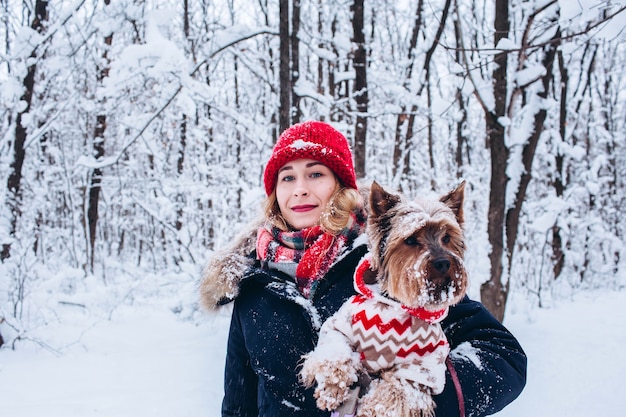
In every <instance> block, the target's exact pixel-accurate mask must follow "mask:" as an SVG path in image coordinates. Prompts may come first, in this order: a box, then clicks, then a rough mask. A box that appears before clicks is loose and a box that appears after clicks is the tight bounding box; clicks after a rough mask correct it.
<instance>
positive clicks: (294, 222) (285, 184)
mask: <svg viewBox="0 0 626 417" xmlns="http://www.w3.org/2000/svg"><path fill="white" fill-rule="evenodd" d="M337 186H338V182H337V179H336V178H335V174H334V173H333V171H332V170H331V169H330V168H328V167H327V166H325V165H323V164H322V163H321V162H318V161H316V160H313V159H296V160H294V161H290V162H287V163H286V164H285V165H283V166H282V167H281V168H280V170H279V171H278V179H277V182H276V200H277V201H278V207H279V208H280V212H281V214H282V215H283V217H284V218H285V220H286V221H287V223H289V225H290V226H291V227H292V228H294V229H295V230H302V229H304V228H306V227H311V226H314V225H316V224H319V221H320V216H321V214H322V211H323V210H324V208H326V205H327V204H328V201H329V200H330V197H331V196H332V195H333V193H334V192H335V190H336V188H337Z"/></svg>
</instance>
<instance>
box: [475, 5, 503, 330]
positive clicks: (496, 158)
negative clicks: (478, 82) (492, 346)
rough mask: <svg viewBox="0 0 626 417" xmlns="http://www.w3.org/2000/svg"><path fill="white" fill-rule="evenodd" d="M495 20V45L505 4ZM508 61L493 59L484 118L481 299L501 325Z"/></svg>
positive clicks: (499, 33)
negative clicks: (487, 171) (485, 245)
mask: <svg viewBox="0 0 626 417" xmlns="http://www.w3.org/2000/svg"><path fill="white" fill-rule="evenodd" d="M495 5H496V14H495V17H494V28H495V35H494V45H497V44H498V42H499V41H500V39H503V38H506V37H508V35H509V26H510V23H509V3H508V0H496V2H495ZM507 57H508V54H507V53H506V52H501V53H498V54H497V55H495V57H494V70H493V96H494V108H493V110H492V111H491V112H487V113H486V115H485V118H486V120H485V129H486V134H487V141H488V143H489V151H490V153H491V181H490V190H489V209H488V215H487V217H488V218H487V221H488V225H487V235H488V237H489V243H490V244H491V251H490V252H489V261H490V263H491V276H490V278H489V280H488V281H486V282H484V283H483V284H482V285H481V287H480V298H481V301H482V303H483V304H484V305H485V307H487V309H488V310H489V311H490V312H491V313H492V314H493V315H494V316H495V317H496V318H497V319H498V320H500V321H502V320H503V319H504V309H505V307H506V300H507V295H508V279H507V281H506V284H505V283H503V277H502V275H503V271H504V269H503V262H504V259H503V258H504V253H505V248H504V220H505V209H506V198H505V196H506V187H507V183H508V177H507V173H506V167H507V162H508V159H509V149H508V148H507V146H506V144H505V129H504V126H502V125H501V124H500V120H499V118H500V117H504V116H505V115H506V99H507V66H508V65H507V60H508V59H507Z"/></svg>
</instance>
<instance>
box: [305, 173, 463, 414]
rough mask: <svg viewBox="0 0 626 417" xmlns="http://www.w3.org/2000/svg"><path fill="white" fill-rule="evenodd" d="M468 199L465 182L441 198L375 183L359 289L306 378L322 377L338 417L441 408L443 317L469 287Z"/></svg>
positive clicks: (327, 327)
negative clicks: (465, 238) (465, 204)
mask: <svg viewBox="0 0 626 417" xmlns="http://www.w3.org/2000/svg"><path fill="white" fill-rule="evenodd" d="M464 199H465V181H463V182H461V184H460V185H459V186H458V187H457V188H456V189H454V190H453V191H451V192H449V193H447V194H445V195H443V196H442V197H441V198H440V199H439V200H438V201H435V200H421V199H417V200H415V201H409V200H407V199H406V198H405V197H404V196H402V195H401V194H393V193H390V192H388V191H386V190H384V189H383V188H382V187H381V186H380V185H378V184H377V183H376V182H374V183H373V184H372V187H371V190H370V196H369V200H370V201H369V203H370V213H369V218H368V225H367V235H368V238H369V243H370V250H369V253H368V255H366V256H365V257H364V258H363V260H362V261H361V262H360V264H359V265H358V266H357V269H356V272H355V275H354V285H355V289H356V290H357V293H358V294H357V295H355V296H353V297H351V298H350V299H349V300H348V301H346V303H345V304H344V305H343V306H342V307H341V308H340V309H339V311H337V313H336V314H334V315H333V316H332V317H330V318H329V319H328V320H327V321H326V322H325V323H324V324H323V326H322V328H321V331H320V337H319V341H318V344H317V346H316V348H315V349H314V350H313V351H312V352H310V353H309V354H307V355H305V356H304V358H303V359H304V362H303V365H302V369H301V371H300V378H301V380H302V382H303V383H304V384H305V385H306V386H309V387H312V386H314V385H315V384H317V385H316V388H315V397H316V400H317V406H318V407H319V408H320V409H322V410H329V411H333V413H332V415H333V416H336V417H343V416H358V417H365V416H371V417H374V416H376V417H383V416H384V417H391V416H394V417H431V416H433V415H434V408H435V403H434V401H433V398H432V396H433V395H435V394H438V393H440V392H441V391H442V390H443V386H444V384H445V368H446V365H445V360H446V357H447V356H448V353H449V350H450V348H449V345H448V341H447V339H446V337H445V335H444V333H443V329H442V327H441V324H440V321H441V320H443V319H444V318H445V316H446V315H447V313H448V309H449V307H450V306H451V305H454V304H456V303H458V302H459V301H460V300H461V299H462V298H463V296H464V295H465V291H466V288H467V285H468V282H467V279H468V278H467V271H466V270H465V267H464V262H463V257H464V252H465V245H464V242H463V202H464ZM363 380H368V383H369V384H368V385H369V386H368V387H366V388H365V387H363V384H362V381H363ZM358 384H360V385H361V386H360V387H356V386H357V385H358ZM357 397H360V398H357Z"/></svg>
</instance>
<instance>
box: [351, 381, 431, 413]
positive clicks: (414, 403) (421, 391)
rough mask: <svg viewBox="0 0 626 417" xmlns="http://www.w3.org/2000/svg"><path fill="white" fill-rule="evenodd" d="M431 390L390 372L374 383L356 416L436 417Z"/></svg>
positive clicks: (361, 402) (362, 399)
mask: <svg viewBox="0 0 626 417" xmlns="http://www.w3.org/2000/svg"><path fill="white" fill-rule="evenodd" d="M434 408H435V403H434V401H433V399H432V396H431V395H430V390H429V389H428V388H426V387H424V386H422V385H419V384H414V383H412V382H410V381H407V380H405V379H402V378H397V377H395V376H393V374H392V373H387V374H384V375H383V376H382V378H380V379H377V380H374V381H372V384H371V385H370V388H369V391H368V393H367V394H366V395H365V396H364V397H363V398H361V400H360V401H359V407H358V410H357V414H356V415H357V417H433V416H434V415H435V414H434Z"/></svg>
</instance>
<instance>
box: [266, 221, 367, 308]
mask: <svg viewBox="0 0 626 417" xmlns="http://www.w3.org/2000/svg"><path fill="white" fill-rule="evenodd" d="M363 224H364V221H363V219H362V216H354V215H353V216H352V220H351V222H350V224H349V225H348V227H346V228H345V229H343V230H342V231H341V232H340V233H339V234H338V235H336V236H333V235H331V234H329V233H324V231H323V230H322V227H321V226H319V225H318V226H313V227H309V228H306V229H302V230H298V231H295V232H284V231H282V230H280V229H278V228H276V227H272V226H267V227H262V228H260V229H259V232H258V237H257V243H256V249H257V258H258V259H259V260H261V262H262V263H263V265H264V266H266V267H271V268H273V269H278V270H281V271H283V272H288V271H289V269H292V270H295V274H293V273H290V275H292V276H293V277H294V278H295V281H296V285H297V286H298V290H299V291H300V293H301V294H302V295H304V296H305V297H307V298H309V297H310V295H311V293H312V291H313V290H314V287H313V285H314V283H316V282H317V281H318V280H319V279H320V278H322V277H323V276H324V275H326V273H327V272H328V270H329V269H330V267H331V266H332V265H333V264H334V262H335V260H336V259H337V256H338V255H339V254H340V253H341V252H342V251H343V250H344V249H345V248H349V247H350V246H351V245H352V242H353V241H354V239H355V238H356V237H357V236H358V235H359V234H360V233H361V229H362V226H363ZM281 266H282V267H281ZM290 266H291V267H293V268H290ZM288 273H289V272H288Z"/></svg>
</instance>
